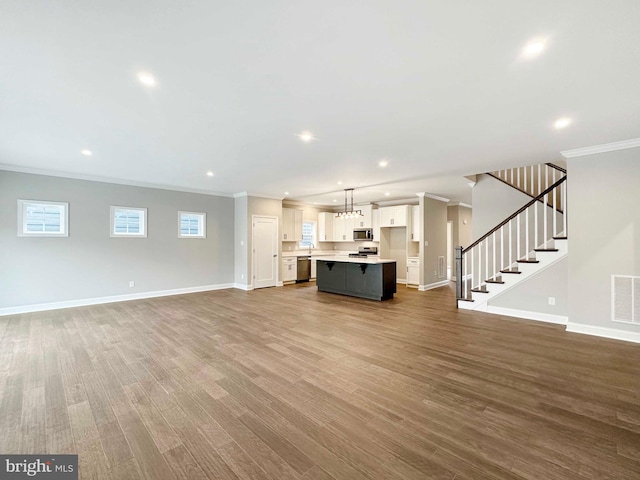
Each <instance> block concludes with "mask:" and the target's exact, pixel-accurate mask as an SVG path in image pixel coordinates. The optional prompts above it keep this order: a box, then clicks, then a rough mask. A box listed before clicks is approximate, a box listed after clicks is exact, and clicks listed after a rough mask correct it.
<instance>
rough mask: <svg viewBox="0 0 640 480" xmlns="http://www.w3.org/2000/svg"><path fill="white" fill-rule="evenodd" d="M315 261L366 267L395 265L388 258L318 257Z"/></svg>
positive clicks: (393, 261)
mask: <svg viewBox="0 0 640 480" xmlns="http://www.w3.org/2000/svg"><path fill="white" fill-rule="evenodd" d="M316 260H323V261H325V262H341V263H359V264H367V265H377V264H379V263H396V261H395V260H392V259H389V258H375V259H374V258H365V257H348V256H342V255H341V256H339V257H318V258H316Z"/></svg>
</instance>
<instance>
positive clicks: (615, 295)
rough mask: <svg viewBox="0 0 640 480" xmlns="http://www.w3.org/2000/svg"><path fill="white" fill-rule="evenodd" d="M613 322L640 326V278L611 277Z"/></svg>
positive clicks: (626, 276)
mask: <svg viewBox="0 0 640 480" xmlns="http://www.w3.org/2000/svg"><path fill="white" fill-rule="evenodd" d="M611 320H613V321H614V322H622V323H635V324H639V325H640V277H632V276H628V275H611Z"/></svg>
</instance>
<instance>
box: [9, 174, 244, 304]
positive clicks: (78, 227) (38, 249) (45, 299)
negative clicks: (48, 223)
mask: <svg viewBox="0 0 640 480" xmlns="http://www.w3.org/2000/svg"><path fill="white" fill-rule="evenodd" d="M19 198H21V199H28V200H43V201H44V200H49V201H57V202H68V203H69V236H68V237H63V238H30V237H18V236H17V200H18V199H19ZM111 205H118V206H131V207H146V208H147V209H148V210H147V215H148V226H147V233H148V236H147V238H112V237H110V235H109V230H110V221H109V217H110V208H109V207H110V206H111ZM179 210H185V211H193V212H205V213H206V214H207V238H206V239H180V238H178V211H179ZM233 216H234V205H233V199H231V198H226V197H217V196H212V195H201V194H194V193H184V192H175V191H169V190H161V189H154V188H141V187H132V186H126V185H116V184H111V183H103V182H90V181H85V180H74V179H68V178H60V177H50V176H45V175H32V174H25V173H16V172H8V171H0V219H2V221H0V266H1V269H2V270H1V274H0V308H8V307H19V306H28V305H37V304H45V303H55V302H72V301H78V300H82V299H95V298H100V297H110V296H119V295H130V294H143V293H146V292H157V291H164V290H173V289H185V288H196V287H205V286H211V285H223V284H231V283H233V278H234V272H233V235H234V233H233ZM130 281H134V282H135V287H133V288H130V287H129V282H130Z"/></svg>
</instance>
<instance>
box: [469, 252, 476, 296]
mask: <svg viewBox="0 0 640 480" xmlns="http://www.w3.org/2000/svg"><path fill="white" fill-rule="evenodd" d="M475 251H476V247H473V248H472V249H471V287H470V289H469V290H471V288H473V287H474V284H475V282H476V268H475V267H476V262H475V256H476V255H475ZM469 294H471V292H469Z"/></svg>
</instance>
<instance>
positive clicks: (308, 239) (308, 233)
mask: <svg viewBox="0 0 640 480" xmlns="http://www.w3.org/2000/svg"><path fill="white" fill-rule="evenodd" d="M315 243H316V222H303V223H302V240H300V243H299V244H298V245H299V246H300V247H301V248H309V247H315V246H316V245H315Z"/></svg>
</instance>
